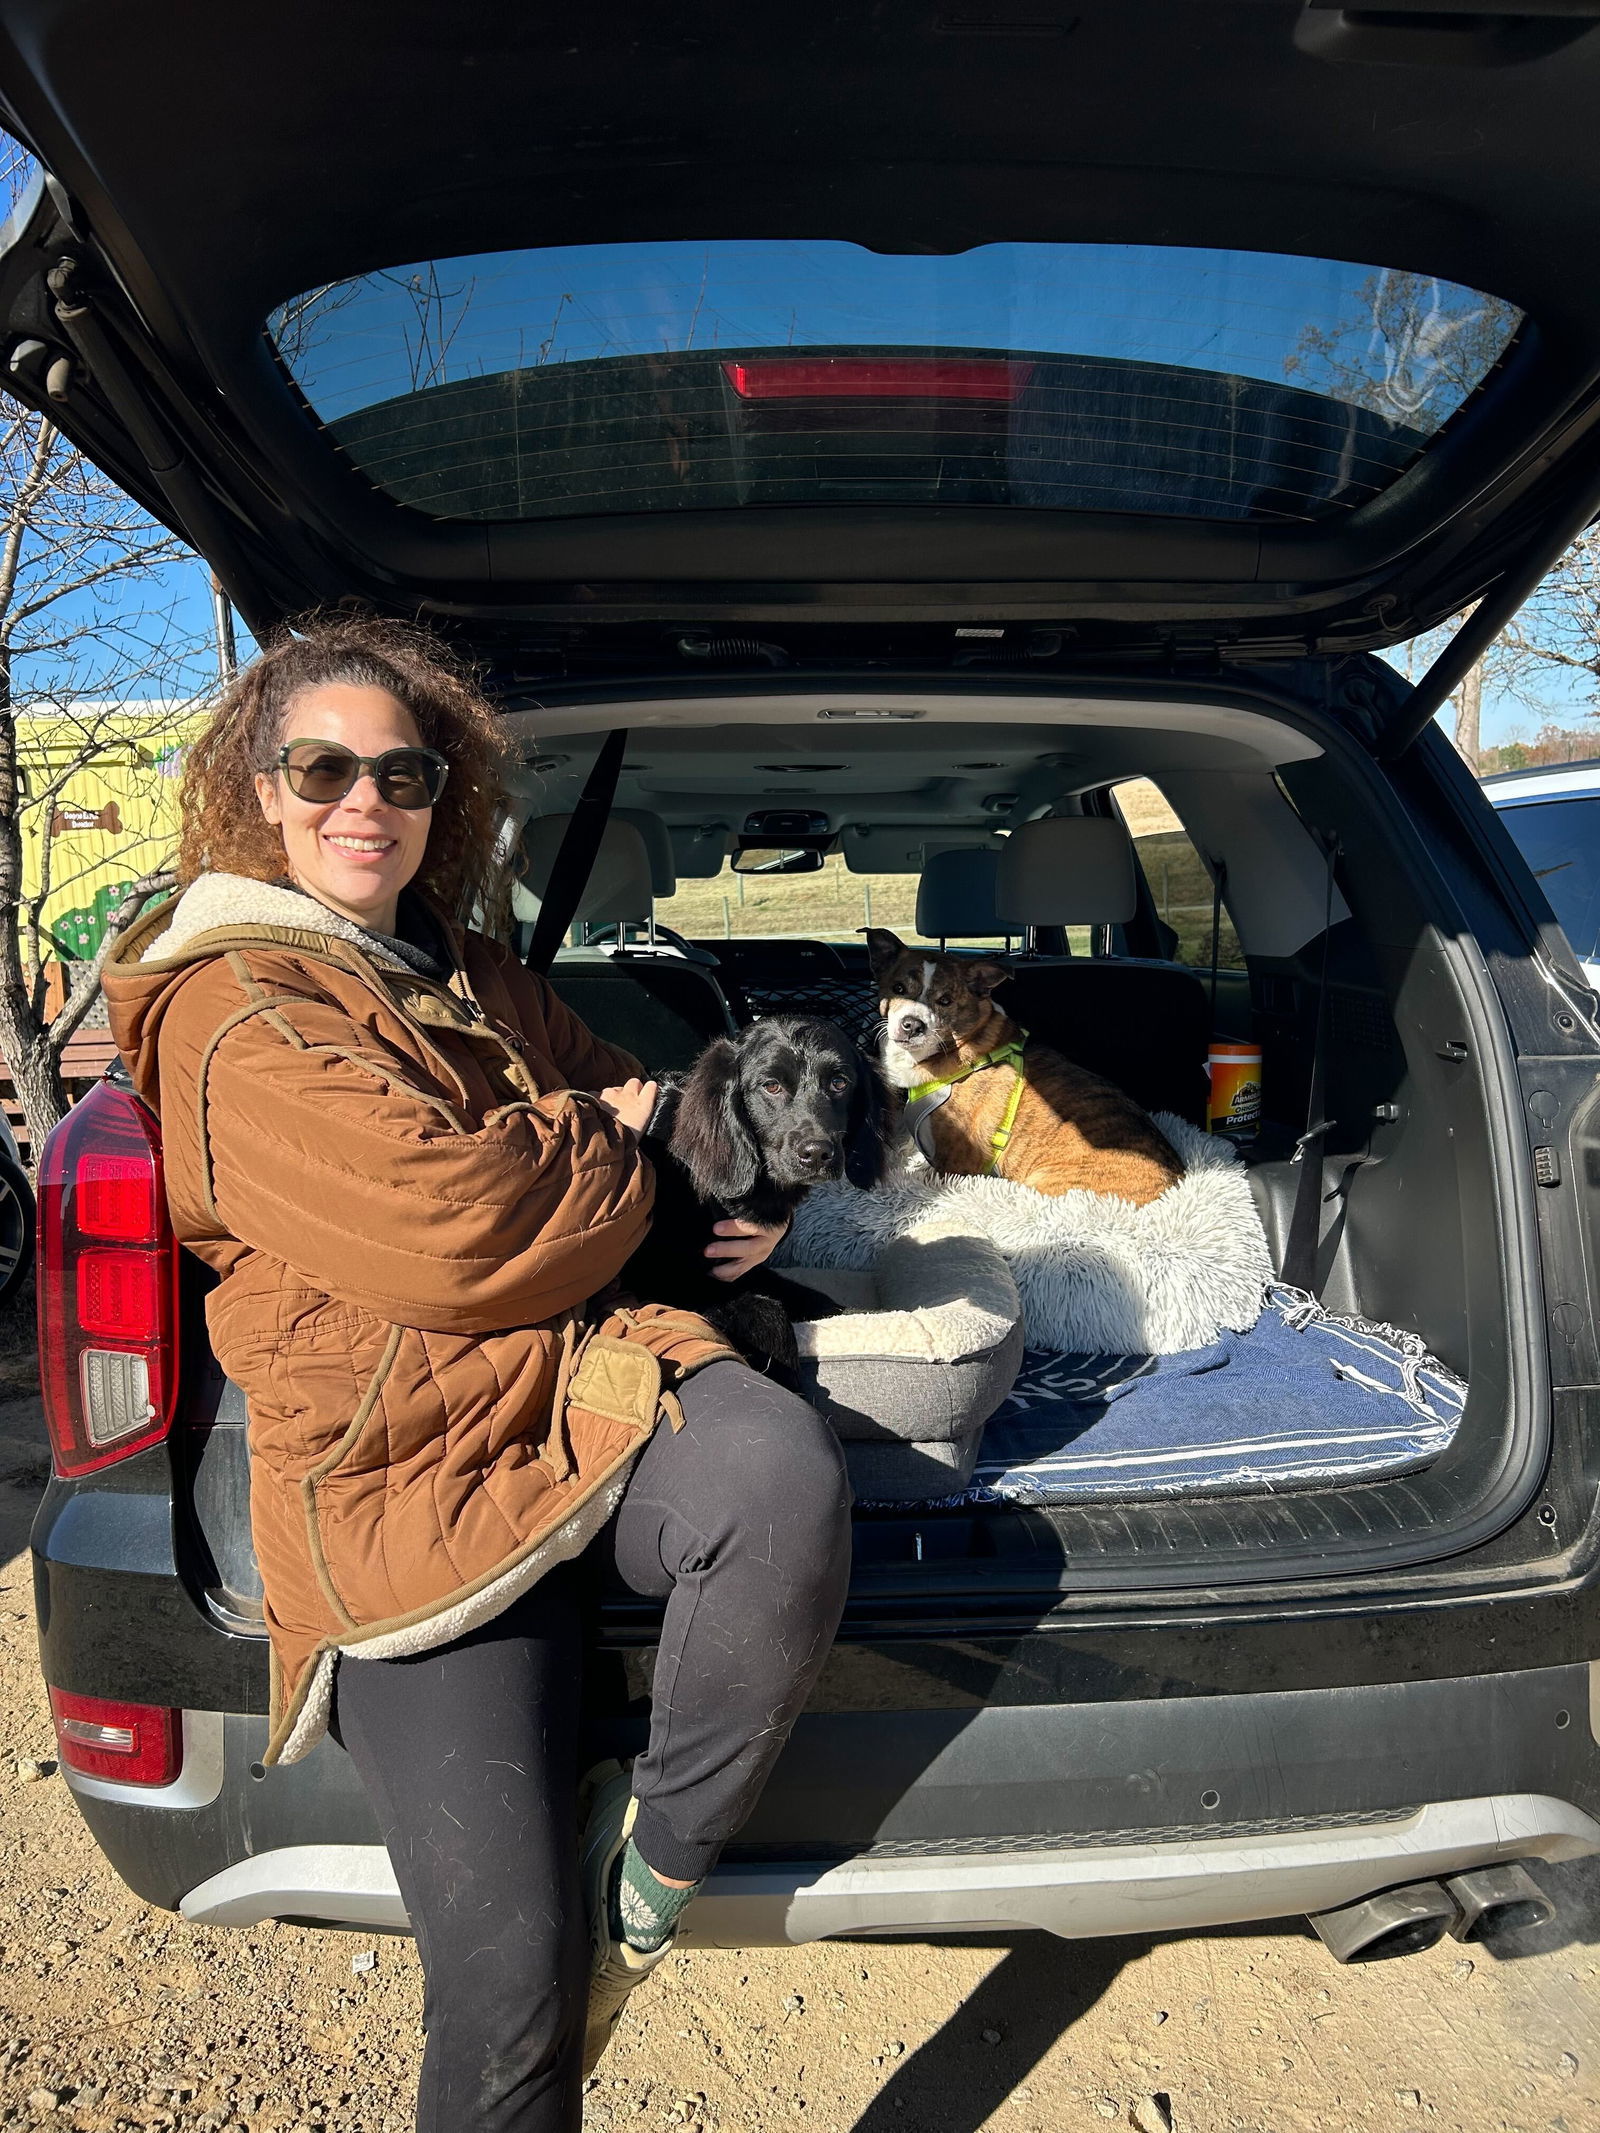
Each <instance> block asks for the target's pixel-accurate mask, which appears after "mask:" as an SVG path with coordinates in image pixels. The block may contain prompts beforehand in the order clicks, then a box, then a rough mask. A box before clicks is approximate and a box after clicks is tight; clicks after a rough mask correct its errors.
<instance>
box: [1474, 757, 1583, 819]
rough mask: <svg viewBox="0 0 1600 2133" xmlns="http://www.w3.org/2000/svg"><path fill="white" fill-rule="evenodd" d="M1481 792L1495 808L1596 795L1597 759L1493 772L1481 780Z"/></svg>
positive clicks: (1543, 764)
mask: <svg viewBox="0 0 1600 2133" xmlns="http://www.w3.org/2000/svg"><path fill="white" fill-rule="evenodd" d="M1483 789H1484V793H1485V795H1486V796H1487V798H1488V799H1489V800H1490V801H1491V802H1492V804H1493V805H1494V806H1496V807H1514V806H1516V805H1517V804H1518V803H1519V802H1521V801H1524V800H1555V799H1566V798H1568V797H1570V796H1573V795H1577V794H1585V793H1600V757H1597V758H1594V759H1592V760H1590V761H1588V762H1583V763H1541V764H1538V765H1536V766H1535V767H1534V768H1533V769H1531V770H1502V771H1497V772H1496V773H1495V774H1494V776H1492V777H1488V778H1485V779H1484V780H1483Z"/></svg>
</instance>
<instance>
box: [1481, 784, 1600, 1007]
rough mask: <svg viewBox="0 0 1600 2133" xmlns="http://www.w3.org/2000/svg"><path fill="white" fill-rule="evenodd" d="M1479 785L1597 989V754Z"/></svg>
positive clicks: (1599, 918)
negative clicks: (1594, 757) (1502, 820)
mask: <svg viewBox="0 0 1600 2133" xmlns="http://www.w3.org/2000/svg"><path fill="white" fill-rule="evenodd" d="M1483 790H1484V796H1485V798H1486V799H1487V800H1488V801H1489V802H1490V803H1491V805H1492V806H1493V807H1494V808H1495V809H1496V810H1497V811H1498V812H1499V813H1500V814H1502V815H1503V816H1504V817H1505V824H1506V828H1507V829H1508V830H1510V832H1511V834H1512V836H1513V838H1514V839H1515V840H1516V845H1517V850H1518V851H1519V852H1521V854H1522V856H1523V858H1524V859H1526V860H1527V862H1528V866H1529V869H1530V870H1531V872H1532V874H1533V876H1534V879H1535V880H1536V881H1537V882H1538V884H1539V886H1540V888H1542V889H1543V890H1544V893H1545V895H1546V896H1547V897H1548V898H1549V899H1550V908H1551V910H1552V911H1554V913H1555V915H1556V917H1557V918H1558V919H1559V920H1560V921H1561V929H1562V931H1563V932H1564V933H1565V934H1566V936H1567V939H1568V940H1569V941H1571V943H1572V946H1573V949H1574V951H1575V952H1576V954H1577V956H1578V958H1579V960H1580V961H1581V962H1582V964H1583V967H1584V969H1585V970H1586V971H1587V972H1588V974H1589V983H1590V984H1591V985H1593V986H1594V987H1595V988H1596V990H1597V991H1600V758H1596V760H1594V761H1593V762H1587V763H1547V764H1545V765H1543V766H1542V767H1541V768H1540V769H1538V770H1507V771H1502V772H1500V773H1499V775H1497V776H1495V777H1492V778H1485V779H1484V781H1483Z"/></svg>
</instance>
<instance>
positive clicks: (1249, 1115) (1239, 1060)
mask: <svg viewBox="0 0 1600 2133" xmlns="http://www.w3.org/2000/svg"><path fill="white" fill-rule="evenodd" d="M1206 1073H1207V1076H1208V1077H1209V1079H1210V1083H1211V1096H1210V1100H1209V1102H1208V1104H1207V1107H1206V1124H1207V1125H1208V1126H1209V1127H1210V1129H1211V1131H1212V1132H1213V1133H1225V1134H1227V1135H1228V1136H1229V1138H1230V1139H1232V1140H1242V1141H1248V1140H1254V1138H1255V1136H1256V1130H1257V1128H1258V1127H1259V1126H1260V1124H1261V1047H1260V1045H1259V1044H1242V1043H1237V1042H1235V1041H1233V1040H1232V1039H1227V1038H1220V1037H1219V1038H1217V1039H1216V1040H1215V1041H1214V1042H1213V1044H1212V1046H1211V1049H1210V1052H1209V1053H1208V1054H1207V1057H1206Z"/></svg>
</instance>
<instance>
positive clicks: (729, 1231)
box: [706, 1215, 789, 1281]
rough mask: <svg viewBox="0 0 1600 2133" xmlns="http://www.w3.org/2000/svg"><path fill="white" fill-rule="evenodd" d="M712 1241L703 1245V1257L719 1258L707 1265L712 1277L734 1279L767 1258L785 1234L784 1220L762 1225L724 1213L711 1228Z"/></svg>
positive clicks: (786, 1224) (785, 1224)
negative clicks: (718, 1239)
mask: <svg viewBox="0 0 1600 2133" xmlns="http://www.w3.org/2000/svg"><path fill="white" fill-rule="evenodd" d="M711 1234H712V1238H713V1240H715V1239H717V1238H719V1237H720V1238H722V1239H724V1240H725V1241H724V1242H722V1243H720V1244H719V1243H717V1242H715V1241H713V1242H712V1243H710V1244H708V1245H707V1246H706V1257H707V1258H708V1259H711V1260H715V1261H718V1262H720V1263H719V1264H717V1265H714V1266H713V1267H712V1269H711V1275H712V1279H713V1280H714V1281H737V1280H738V1279H739V1277H740V1276H741V1275H742V1274H750V1273H753V1272H754V1271H755V1269H756V1268H757V1267H758V1266H760V1264H761V1262H762V1261H763V1260H764V1259H770V1258H771V1257H772V1254H773V1253H774V1252H775V1251H776V1250H777V1248H778V1246H779V1244H780V1243H781V1242H782V1240H783V1239H784V1238H785V1237H786V1236H787V1235H788V1234H789V1225H788V1223H787V1222H780V1223H779V1224H778V1226H777V1228H776V1229H765V1228H763V1227H762V1225H761V1224H760V1223H759V1222H741V1221H739V1220H738V1219H737V1218H736V1217H735V1216H732V1215H730V1216H728V1217H727V1219H726V1220H725V1221H722V1222H719V1223H718V1224H717V1225H716V1227H715V1229H714V1230H713V1231H712V1232H711Z"/></svg>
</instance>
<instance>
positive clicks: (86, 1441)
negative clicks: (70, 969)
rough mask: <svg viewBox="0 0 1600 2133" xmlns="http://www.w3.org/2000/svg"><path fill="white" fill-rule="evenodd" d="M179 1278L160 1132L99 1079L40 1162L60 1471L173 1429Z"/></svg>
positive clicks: (46, 1350) (42, 1316) (42, 1305)
mask: <svg viewBox="0 0 1600 2133" xmlns="http://www.w3.org/2000/svg"><path fill="white" fill-rule="evenodd" d="M177 1283H178V1247H177V1244H176V1242H175V1240H174V1238H173V1235H172V1228H171V1225H170V1223H169V1222H168V1220H167V1202H166V1193H165V1191H164V1189H163V1185H162V1177H161V1135H160V1131H159V1129H158V1127H157V1125H156V1122H155V1119H154V1118H153V1117H152V1116H151V1114H150V1113H149V1112H148V1111H147V1110H146V1109H145V1107H144V1106H143V1104H141V1103H140V1102H139V1101H138V1099H137V1098H136V1097H134V1096H132V1095H130V1094H129V1093H128V1092H127V1091H126V1090H123V1089H118V1088H116V1087H114V1086H113V1085H112V1083H110V1082H108V1081H102V1082H97V1083H96V1085H95V1086H94V1088H92V1089H91V1090H90V1091H89V1093H88V1095H87V1096H85V1097H84V1099H83V1101H82V1102H81V1103H80V1104H78V1105H76V1106H75V1107H74V1108H73V1109H72V1110H71V1111H69V1112H68V1114H67V1116H66V1117H65V1118H64V1119H63V1120H62V1121H61V1123H60V1125H59V1126H57V1127H56V1129H55V1131H54V1132H53V1133H52V1134H51V1135H50V1137H49V1139H48V1140H47V1141H46V1142H45V1144H44V1150H43V1153H42V1154H41V1156H40V1158H39V1374H40V1379H41V1381H42V1384H43V1389H44V1413H45V1421H46V1423H47V1425H48V1426H49V1430H50V1448H51V1452H52V1454H53V1456H54V1459H55V1465H56V1472H57V1473H58V1474H62V1475H73V1474H87V1473H91V1472H93V1470H94V1469H95V1468H96V1467H102V1466H109V1465H110V1464H111V1463H112V1461H113V1460H116V1459H126V1458H127V1457H128V1455H129V1454H130V1453H131V1452H138V1451H143V1450H144V1448H145V1447H146V1446H147V1445H150V1444H158V1443H159V1442H160V1441H161V1439H162V1438H163V1437H164V1436H165V1435H166V1434H167V1431H168V1430H169V1429H170V1428H171V1426H172V1416H173V1410H174V1407H175V1405H176V1402H177V1393H178V1369H177V1323H178V1314H177ZM139 1782H141V1783H147V1782H151V1781H150V1780H140V1781H139Z"/></svg>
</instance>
